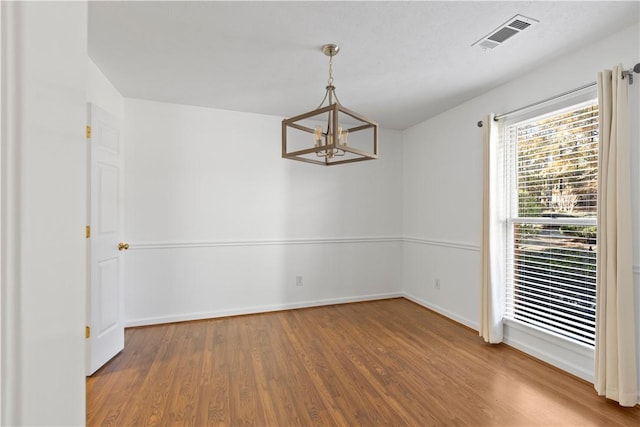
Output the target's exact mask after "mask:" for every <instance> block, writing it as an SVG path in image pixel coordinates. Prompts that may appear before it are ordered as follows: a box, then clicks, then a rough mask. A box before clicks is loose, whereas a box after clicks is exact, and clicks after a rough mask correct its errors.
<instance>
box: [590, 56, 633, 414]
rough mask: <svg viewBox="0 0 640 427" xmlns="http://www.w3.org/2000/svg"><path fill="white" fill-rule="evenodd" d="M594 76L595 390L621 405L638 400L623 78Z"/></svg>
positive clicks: (614, 73)
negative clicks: (596, 123) (596, 113)
mask: <svg viewBox="0 0 640 427" xmlns="http://www.w3.org/2000/svg"><path fill="white" fill-rule="evenodd" d="M622 71H623V69H622V66H621V65H618V66H616V67H614V68H613V70H605V71H603V72H600V73H598V102H599V109H600V151H599V153H600V160H599V167H598V169H599V170H598V266H597V274H598V291H597V305H596V348H595V375H594V378H595V380H594V386H595V389H596V391H597V392H598V394H599V395H601V396H606V397H607V398H609V399H613V400H616V401H618V402H619V403H620V405H622V406H634V405H635V404H636V403H637V400H638V385H637V380H638V375H637V372H636V344H635V330H634V329H635V328H634V322H635V320H634V301H635V300H634V296H633V270H632V269H633V265H632V262H633V261H632V246H631V200H630V198H631V188H630V186H631V179H630V154H629V145H630V142H629V111H628V110H629V109H628V101H627V88H628V86H627V84H628V79H623V78H622Z"/></svg>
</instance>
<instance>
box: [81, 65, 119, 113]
mask: <svg viewBox="0 0 640 427" xmlns="http://www.w3.org/2000/svg"><path fill="white" fill-rule="evenodd" d="M87 102H91V103H92V104H95V105H97V106H98V107H100V108H102V109H103V110H105V111H106V112H108V113H110V114H112V115H114V116H116V117H117V118H119V119H124V98H123V97H122V95H121V94H120V92H118V89H116V88H115V87H114V86H113V84H111V82H110V81H109V80H108V79H107V77H106V76H105V75H104V74H103V73H102V71H100V69H99V68H98V66H97V65H96V64H95V63H94V62H93V61H92V60H91V58H87Z"/></svg>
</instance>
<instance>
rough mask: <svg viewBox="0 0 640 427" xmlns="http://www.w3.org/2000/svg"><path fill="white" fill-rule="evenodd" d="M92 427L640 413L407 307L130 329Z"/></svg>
mask: <svg viewBox="0 0 640 427" xmlns="http://www.w3.org/2000/svg"><path fill="white" fill-rule="evenodd" d="M87 424H88V425H89V426H97V425H104V426H129V425H130V426H147V425H162V426H206V425H216V426H219V425H229V426H232V425H233V426H241V425H256V426H297V425H301V426H315V425H318V426H319V425H365V426H377V425H393V426H401V425H409V426H432V425H434V426H435V425H439V426H443V425H472V426H480V425H482V426H493V425H495V426H498V425H499V426H517V425H521V426H538V425H544V426H554V425H556V426H590V425H601V426H616V425H618V426H623V425H624V426H640V407H639V406H636V407H635V408H621V407H619V406H618V405H617V404H616V403H615V402H611V401H608V400H606V399H604V398H601V397H598V396H597V395H596V393H595V391H594V390H593V386H592V385H590V384H587V383H585V382H583V381H581V380H578V379H576V378H574V377H571V376H569V375H566V374H564V373H562V372H561V371H558V370H556V369H554V368H552V367H549V366H547V365H545V364H542V363H539V362H537V361H536V360H534V359H531V358H529V357H527V356H526V355H523V354H522V353H520V352H517V351H515V350H513V349H511V348H509V347H507V346H504V345H497V346H490V345H488V344H484V343H483V342H482V340H481V339H480V338H479V337H478V335H477V333H476V332H474V331H472V330H469V329H467V328H465V327H463V326H461V325H458V324H456V323H454V322H452V321H450V320H447V319H445V318H443V317H441V316H439V315H437V314H435V313H433V312H431V311H429V310H427V309H425V308H423V307H420V306H418V305H416V304H414V303H412V302H410V301H408V300H405V299H402V298H400V299H391V300H382V301H373V302H365V303H355V304H344V305H337V306H326V307H316V308H308V309H301V310H291V311H282V312H276V313H266V314H257V315H248V316H239V317H228V318H222V319H212V320H203V321H195V322H184V323H175V324H169V325H159V326H149V327H142V328H132V329H127V331H126V346H125V350H124V351H123V352H122V353H121V354H119V355H118V356H116V357H115V358H114V359H113V360H112V361H111V362H109V363H108V364H107V365H105V366H104V367H103V368H102V369H100V370H99V371H98V372H97V373H96V374H94V375H93V376H92V377H91V378H88V379H87Z"/></svg>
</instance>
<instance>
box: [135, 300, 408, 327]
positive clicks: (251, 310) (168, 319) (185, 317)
mask: <svg viewBox="0 0 640 427" xmlns="http://www.w3.org/2000/svg"><path fill="white" fill-rule="evenodd" d="M401 297H403V294H402V293H401V292H390V293H384V294H371V295H362V296H351V297H340V298H328V299H321V300H314V301H299V302H291V303H284V304H270V305H260V306H253V307H244V308H235V309H223V310H212V311H203V312H199V313H183V314H173V315H170V316H159V317H146V318H141V319H133V320H127V321H126V322H125V327H127V328H130V327H135V326H149V325H158V324H161V323H173V322H185V321H189V320H202V319H214V318H218V317H228V316H239V315H243V314H255V313H268V312H272V311H282V310H294V309H297V308H307V307H320V306H323V305H334V304H347V303H352V302H362V301H375V300H381V299H390V298H401Z"/></svg>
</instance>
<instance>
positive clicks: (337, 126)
mask: <svg viewBox="0 0 640 427" xmlns="http://www.w3.org/2000/svg"><path fill="white" fill-rule="evenodd" d="M339 51H340V48H339V47H338V46H336V45H335V44H326V45H324V46H322V52H323V53H324V54H325V55H327V56H329V79H328V81H327V86H326V92H325V95H324V98H323V99H322V102H321V103H320V105H319V106H318V108H316V109H315V110H313V111H309V112H307V113H303V114H299V115H297V116H295V117H291V118H288V119H284V120H282V157H283V158H285V159H291V160H298V161H301V162H306V163H312V164H317V165H324V166H332V165H338V164H344V163H353V162H360V161H364V160H374V159H377V158H378V123H377V122H375V121H373V120H371V119H369V118H367V117H365V116H363V115H361V114H359V113H356V112H355V111H352V110H350V109H348V108H346V107H344V106H343V105H342V104H341V103H340V101H339V100H338V97H337V95H336V93H335V90H336V88H335V86H333V80H334V79H333V57H334V56H336V55H337V54H338V52H339ZM325 101H328V105H326V106H323V105H324V104H325ZM326 113H328V115H327V119H326V122H324V124H323V125H322V126H316V127H315V129H314V128H311V127H309V126H308V125H305V124H302V123H300V122H304V121H306V120H308V119H311V118H313V117H315V116H322V115H324V114H326ZM344 115H347V116H349V117H351V118H352V119H355V120H356V121H357V122H359V123H358V124H357V125H356V126H353V127H351V128H347V127H345V128H342V127H341V124H342V123H343V122H345V121H344V120H341V118H340V117H344ZM351 121H352V122H353V120H351ZM345 123H346V122H345ZM290 129H296V130H298V131H303V132H308V133H310V134H311V135H313V136H314V137H313V138H309V141H311V143H313V146H311V147H310V148H304V149H301V150H296V151H291V152H290V151H288V146H287V133H288V131H289V130H290ZM367 129H372V130H373V132H372V141H370V142H371V147H372V149H371V151H367V150H363V149H361V148H357V147H353V146H350V145H349V143H348V141H347V139H348V138H347V137H348V135H350V134H353V133H354V132H360V131H364V130H367ZM311 154H315V158H314V156H309V155H311ZM305 156H306V157H305Z"/></svg>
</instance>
